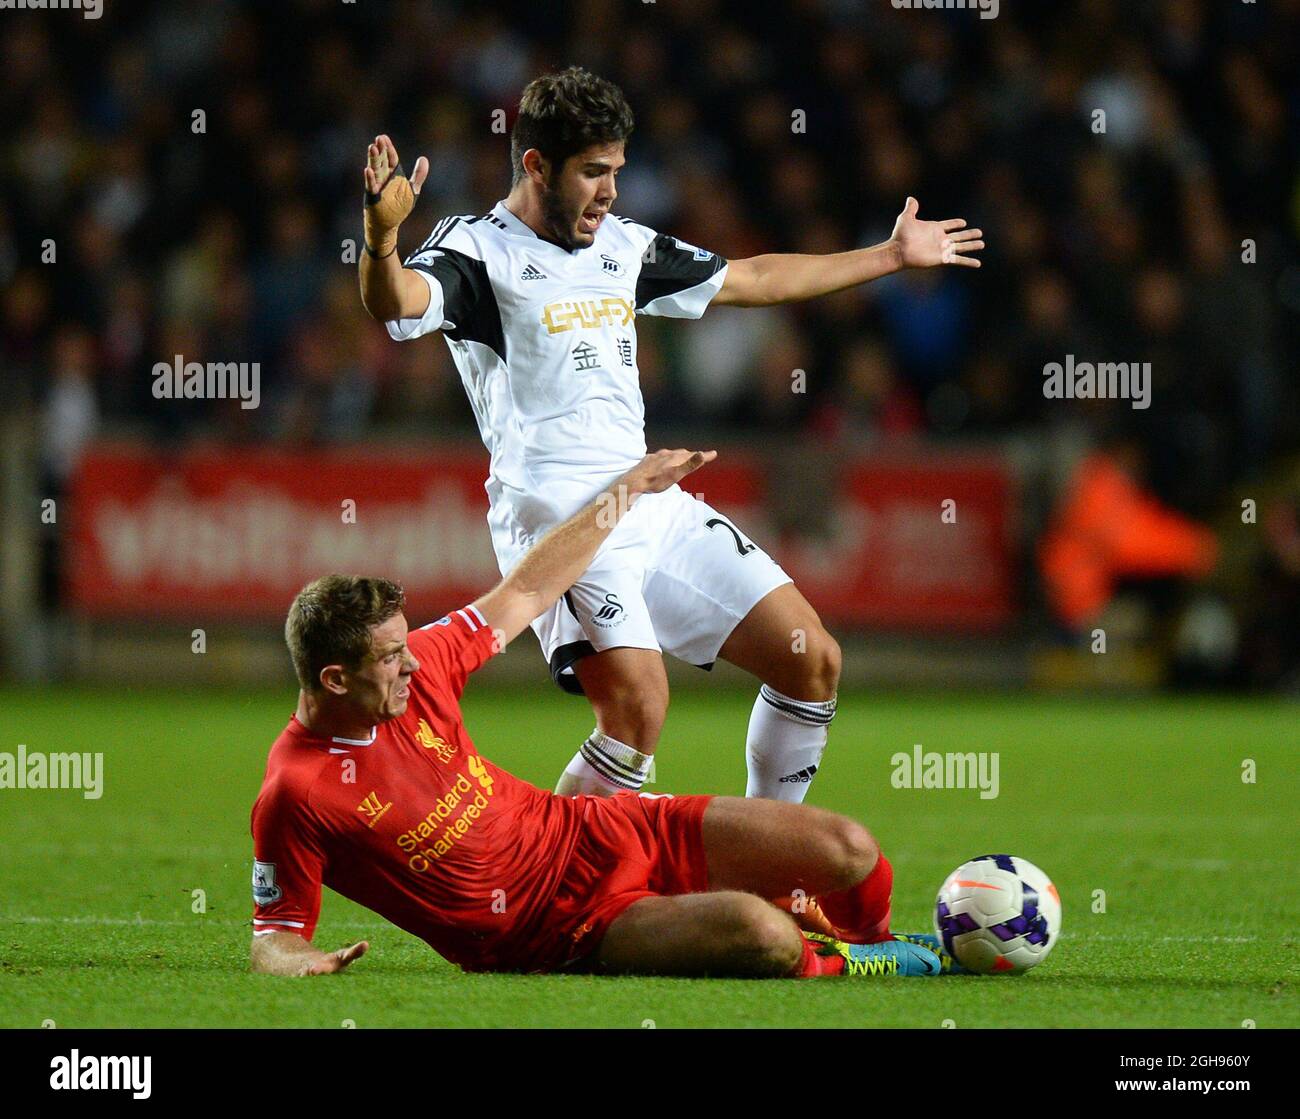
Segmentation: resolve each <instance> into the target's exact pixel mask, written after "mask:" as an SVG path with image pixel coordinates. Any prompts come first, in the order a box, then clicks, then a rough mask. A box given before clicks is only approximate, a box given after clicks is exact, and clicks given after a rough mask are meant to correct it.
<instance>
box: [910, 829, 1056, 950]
mask: <svg viewBox="0 0 1300 1119" xmlns="http://www.w3.org/2000/svg"><path fill="white" fill-rule="evenodd" d="M934 926H935V931H936V932H937V933H938V934H939V939H940V940H941V941H943V946H944V948H945V949H946V950H947V951H948V953H949V955H951V956H952V957H953V958H954V959H956V961H957V962H958V963H959V964H961V965H962V967H964V968H966V969H967V970H968V971H974V972H979V973H980V974H981V975H987V974H989V973H991V972H1003V971H1006V972H1011V973H1013V974H1015V973H1018V972H1022V971H1028V970H1029V969H1030V968H1031V967H1035V966H1036V965H1038V964H1041V963H1042V962H1043V960H1045V959H1046V958H1047V953H1048V952H1050V951H1051V950H1052V946H1053V945H1054V944H1055V943H1056V939H1057V937H1059V936H1060V935H1061V895H1060V894H1058V893H1057V892H1056V887H1055V886H1053V885H1052V880H1051V879H1050V878H1048V877H1047V875H1046V874H1044V873H1043V872H1042V871H1041V870H1039V869H1038V867H1036V866H1034V864H1033V863H1031V862H1029V861H1027V860H1025V859H1019V858H1015V857H1013V856H1011V855H980V857H979V858H977V859H971V861H970V862H968V863H962V865H961V866H959V867H958V868H957V869H956V870H954V871H953V872H952V873H951V874H950V875H948V878H947V880H946V881H945V882H944V884H943V885H942V886H941V887H940V888H939V900H938V902H937V903H936V905H935V910H934Z"/></svg>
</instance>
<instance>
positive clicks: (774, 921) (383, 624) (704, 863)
mask: <svg viewBox="0 0 1300 1119" xmlns="http://www.w3.org/2000/svg"><path fill="white" fill-rule="evenodd" d="M714 457H715V455H714V453H713V452H698V451H697V452H690V451H684V450H679V451H660V452H658V453H657V454H652V455H648V456H647V457H646V458H645V459H644V460H642V462H641V463H639V464H638V465H637V466H635V467H633V468H632V469H631V470H630V471H628V472H627V473H626V474H624V475H623V476H622V477H621V478H620V479H619V480H618V481H617V482H616V483H615V484H614V485H612V486H611V487H610V488H609V489H608V490H606V491H604V492H602V493H600V494H599V495H597V497H596V499H595V500H594V501H593V502H592V503H591V504H590V505H588V506H587V507H586V508H585V509H583V510H581V511H580V512H579V513H577V514H576V515H575V516H574V517H572V518H571V519H570V520H568V521H566V522H564V523H563V524H561V525H559V526H557V527H556V528H555V529H553V530H552V531H551V532H549V533H548V534H547V535H546V536H545V537H544V538H543V539H542V540H541V541H540V542H539V543H537V544H536V545H535V546H534V547H533V548H532V549H531V550H530V551H529V552H528V553H527V554H526V555H525V556H524V558H523V559H522V560H521V561H520V562H519V563H518V564H517V565H516V566H515V567H514V569H513V570H512V571H511V572H510V574H509V575H508V576H507V577H506V578H505V579H504V580H502V582H501V583H500V584H498V585H497V586H496V587H495V588H494V589H493V590H491V591H489V592H488V593H487V594H485V595H484V596H483V597H482V598H480V599H478V600H477V601H476V602H474V603H472V604H470V605H468V606H466V607H464V608H463V609H460V610H456V611H453V612H452V613H451V614H448V615H447V616H446V617H445V618H442V619H440V620H438V621H437V622H434V623H432V624H431V625H427V626H424V627H422V628H420V629H417V630H413V631H409V632H408V629H407V623H406V619H405V617H404V616H403V608H404V605H405V602H404V597H403V594H402V590H401V588H400V587H398V586H397V585H396V584H394V583H391V582H389V581H388V580H385V579H380V578H364V577H358V576H347V575H327V576H325V577H323V578H321V579H317V580H316V581H315V582H313V583H310V584H308V585H307V586H306V587H304V588H303V590H302V591H301V592H300V593H299V594H298V596H297V597H296V598H295V600H294V602H293V606H292V607H291V609H290V611H289V617H288V621H287V623H286V625H285V637H286V640H287V642H288V645H289V650H290V653H291V655H292V657H293V661H294V667H295V669H296V670H297V673H298V678H299V681H300V683H301V685H302V688H301V691H300V693H299V697H298V709H297V711H296V713H295V714H294V716H293V718H292V719H291V720H290V721H289V725H288V726H287V727H286V728H285V729H284V731H283V733H281V735H280V737H279V738H278V739H277V740H276V742H275V744H274V745H273V746H272V747H271V752H270V756H269V758H268V760H267V767H266V776H265V779H264V782H263V785H262V789H261V792H260V794H259V795H258V797H257V801H256V803H255V804H254V806H253V812H252V833H253V848H254V863H253V900H254V914H253V942H252V963H253V968H254V970H256V971H260V972H267V973H272V974H276V975H317V974H322V973H326V972H333V971H338V970H340V969H341V968H343V967H345V966H347V965H348V964H349V963H351V962H352V961H353V960H355V959H356V958H357V957H359V956H360V955H362V954H363V953H364V952H365V951H366V948H367V945H366V942H365V941H361V942H359V943H357V944H353V945H350V946H348V947H345V948H341V949H339V950H338V951H335V952H322V951H319V950H318V949H317V948H315V947H314V946H313V945H312V943H311V939H312V934H313V932H314V931H315V928H316V922H317V918H318V916H319V913H320V898H321V886H322V885H326V886H329V887H330V888H331V889H332V890H334V891H336V892H337V893H340V894H343V895H344V896H345V897H349V898H352V899H353V900H354V901H357V902H359V903H360V904H362V905H364V906H366V907H367V908H369V909H372V910H374V911H375V912H376V913H378V914H379V915H380V916H382V917H385V918H386V919H388V920H389V921H392V922H393V923H394V924H395V925H398V926H399V927H400V928H403V929H405V930H407V931H408V932H411V933H413V934H415V935H416V936H418V937H420V938H421V939H422V940H424V941H426V942H427V943H428V944H429V945H431V946H432V947H433V948H434V949H436V950H437V951H438V952H440V953H441V954H442V955H443V956H445V957H446V958H447V959H449V960H451V961H453V962H454V963H457V964H459V965H460V966H461V967H462V968H464V969H466V970H469V971H487V970H499V971H534V972H536V971H558V970H584V971H598V972H607V973H617V972H625V973H630V972H636V973H646V974H659V975H719V976H721V975H728V976H755V977H761V976H814V975H837V974H849V975H916V976H920V975H936V974H939V973H940V971H941V970H944V969H945V965H944V963H941V959H940V955H941V953H940V952H939V945H938V943H937V940H936V938H934V937H926V936H923V935H917V936H914V937H907V938H895V937H893V936H892V935H891V934H890V931H889V900H890V893H891V890H892V879H893V875H892V871H891V870H890V866H889V863H888V862H887V861H886V859H885V858H884V856H883V855H882V854H881V853H880V848H879V846H878V845H877V843H876V841H875V840H874V839H873V838H872V836H871V835H870V833H869V832H868V831H867V830H866V828H864V827H863V826H862V825H861V824H859V823H857V822H855V821H853V820H851V819H848V818H847V817H844V816H840V815H837V814H835V813H833V812H828V811H825V810H823V809H819V808H814V807H811V806H808V805H801V804H791V803H785V802H779V801H772V800H763V799H753V798H751V799H743V798H740V797H722V796H718V797H711V796H666V795H652V794H646V793H640V794H634V793H625V794H620V795H617V796H614V797H598V796H586V795H583V796H574V797H566V796H557V795H555V794H553V793H550V792H545V791H543V790H542V789H539V788H536V787H535V786H533V785H530V784H528V783H527V782H526V781H522V780H520V779H519V778H517V777H514V776H512V775H511V774H509V773H507V772H506V771H505V770H503V769H500V768H498V767H497V766H495V765H493V764H492V763H491V762H490V761H488V760H487V759H486V758H484V757H483V756H482V755H480V754H479V752H478V750H477V748H476V747H475V745H474V743H473V742H472V741H471V740H470V736H469V734H468V732H467V731H466V729H465V726H464V723H463V722H462V719H461V712H460V705H459V698H460V695H461V693H462V692H463V690H464V688H465V684H466V681H467V679H468V677H469V674H470V673H471V672H473V671H474V670H475V669H477V668H478V667H479V666H480V665H482V664H483V663H484V662H485V661H487V660H488V659H489V658H490V657H491V656H492V655H493V654H494V653H497V652H499V651H500V650H501V649H502V648H504V647H505V645H506V644H507V643H508V642H509V641H510V640H512V639H513V638H514V637H515V636H516V635H517V634H519V633H521V632H522V631H523V630H524V629H526V628H528V625H529V623H530V622H532V621H533V619H534V618H536V617H538V616H539V615H540V614H542V613H543V612H544V611H546V610H548V609H550V607H551V606H552V605H553V604H554V603H555V602H556V601H557V600H558V599H559V598H560V597H561V596H562V595H563V593H564V591H565V590H566V589H567V588H568V587H569V586H570V585H571V584H572V582H573V581H574V580H575V579H576V578H578V577H579V576H580V575H581V574H582V572H583V571H584V570H586V568H587V566H588V564H589V563H590V562H591V558H592V556H593V555H594V554H595V552H596V549H597V548H598V547H599V546H600V543H601V542H602V541H603V540H604V539H605V537H606V536H608V534H609V532H610V530H611V529H613V527H614V525H615V524H616V523H617V522H618V519H619V518H620V517H621V516H622V514H623V513H624V512H626V510H627V509H628V507H629V506H630V505H631V504H632V503H633V502H634V501H636V499H637V498H638V496H640V495H641V494H649V493H662V492H664V491H666V490H668V489H669V488H671V487H674V486H675V485H676V483H677V481H678V480H679V479H681V478H683V477H685V476H686V475H687V474H688V473H690V472H691V471H693V470H695V469H697V468H698V467H700V466H702V465H703V464H704V463H706V462H709V461H711V460H712V459H713V458H714ZM814 895H815V896H816V898H817V901H818V902H819V903H820V907H821V912H822V913H823V914H824V915H825V918H826V919H827V920H828V921H829V922H830V923H831V924H832V925H833V926H834V928H835V934H836V935H835V936H826V935H824V934H823V935H817V934H805V933H804V932H803V931H802V930H801V929H800V927H799V925H797V924H796V922H795V920H794V919H793V918H792V917H791V915H790V914H789V913H787V912H783V911H782V909H780V908H778V907H777V906H776V905H774V904H773V903H772V902H771V901H769V900H767V899H769V898H790V897H796V898H805V897H807V898H812V897H813V896H814Z"/></svg>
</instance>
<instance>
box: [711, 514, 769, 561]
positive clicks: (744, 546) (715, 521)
mask: <svg viewBox="0 0 1300 1119" xmlns="http://www.w3.org/2000/svg"><path fill="white" fill-rule="evenodd" d="M718 525H721V526H722V527H723V528H725V529H726V530H727V531H728V532H729V533H731V535H732V537H733V538H734V539H735V541H736V551H737V552H739V553H740V554H741V555H742V556H747V555H749V553H750V552H752V551H753V550H754V549H755V548H757V547H758V545H757V544H750V543H749V542H748V541H746V540H745V539H744V538H743V537H742V536H741V535H740V533H739V532H738V531H737V530H736V526H735V525H733V524H732V523H731V522H730V521H728V520H724V519H723V518H722V517H710V518H709V519H708V520H707V521H705V522H704V527H705V528H714V527H716V526H718Z"/></svg>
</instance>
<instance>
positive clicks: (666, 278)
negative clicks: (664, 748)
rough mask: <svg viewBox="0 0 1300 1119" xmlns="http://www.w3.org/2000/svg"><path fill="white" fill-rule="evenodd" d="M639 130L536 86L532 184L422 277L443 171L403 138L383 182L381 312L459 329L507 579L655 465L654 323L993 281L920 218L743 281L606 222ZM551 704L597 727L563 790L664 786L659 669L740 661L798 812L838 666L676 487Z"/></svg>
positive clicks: (800, 617) (519, 125)
mask: <svg viewBox="0 0 1300 1119" xmlns="http://www.w3.org/2000/svg"><path fill="white" fill-rule="evenodd" d="M631 131H632V113H631V110H630V109H629V108H628V105H627V102H626V101H625V100H624V98H623V95H622V93H621V91H620V90H619V89H618V87H617V86H615V85H613V84H612V83H610V82H608V81H605V80H604V79H602V78H599V77H597V76H595V75H593V74H590V73H589V72H587V71H585V70H582V69H581V68H578V67H570V68H569V69H567V70H564V71H562V72H559V73H556V74H549V75H546V76H544V77H540V78H538V79H536V80H535V81H533V82H531V83H529V85H528V86H527V88H526V89H525V90H524V92H523V96H522V98H521V101H520V108H519V116H518V119H517V122H516V123H515V126H514V129H513V132H512V135H511V158H512V163H513V184H512V187H511V190H510V193H509V195H508V196H507V197H505V198H504V199H502V200H501V201H499V202H498V203H497V204H496V205H495V206H493V207H492V209H491V210H490V211H489V212H488V213H486V214H483V215H481V216H478V217H474V216H454V217H446V218H443V219H442V220H441V221H439V222H438V223H437V224H436V225H435V226H434V227H433V231H432V232H431V233H430V235H429V237H428V239H427V240H426V241H425V242H424V244H423V245H422V246H421V248H420V249H419V251H418V252H416V253H414V254H413V255H412V256H411V257H410V258H409V259H408V260H407V261H406V263H405V265H404V266H403V264H402V263H401V262H400V261H399V259H398V257H397V255H396V248H397V230H398V226H399V225H400V224H401V222H402V221H403V220H404V219H405V218H406V217H407V215H408V214H409V213H410V212H411V210H412V208H413V207H414V204H415V198H416V196H417V195H418V194H419V192H420V188H421V187H422V185H423V183H424V179H425V177H426V176H427V174H428V171H429V165H428V161H427V160H426V159H425V158H424V157H423V156H421V157H420V158H419V159H418V160H417V161H416V163H415V164H414V166H413V168H412V171H411V174H410V176H409V177H408V176H407V175H406V173H405V172H404V170H403V169H402V167H401V165H400V164H399V162H398V156H397V152H396V150H395V149H394V146H393V143H392V141H391V140H390V139H389V138H388V137H387V136H377V137H376V138H375V141H374V143H372V144H371V145H370V147H369V151H368V159H367V166H366V168H365V170H364V179H365V189H366V205H365V208H364V216H365V231H366V233H365V236H366V245H365V252H364V253H363V254H362V257H361V262H360V280H361V296H362V302H363V303H364V304H365V307H366V309H367V311H369V313H370V314H371V315H372V316H373V317H374V318H376V319H378V320H380V321H381V322H384V323H386V324H387V327H388V332H389V334H390V335H391V336H392V337H393V338H394V339H396V340H398V341H405V340H407V339H410V338H418V337H419V336H421V335H423V334H427V333H429V332H431V331H441V332H442V335H443V337H444V339H445V340H446V342H447V345H448V346H449V347H450V348H451V353H452V357H453V359H454V361H455V364H456V368H457V369H458V370H459V372H460V376H461V380H462V381H463V382H464V385H465V390H466V392H467V393H468V394H469V399H470V403H471V404H472V406H473V409H474V415H475V418H476V419H477V421H478V427H479V431H480V433H481V434H482V437H483V442H484V443H485V444H486V445H487V448H488V451H489V452H490V454H491V467H490V470H489V474H488V480H487V484H486V488H487V493H488V497H489V502H490V512H489V514H488V523H489V525H490V527H491V531H492V544H493V547H494V548H495V551H496V555H497V559H498V562H499V564H500V567H501V571H502V573H503V574H505V573H507V572H508V571H509V570H510V569H511V568H512V567H513V566H514V565H515V564H516V563H517V562H518V561H519V560H520V559H521V558H522V557H523V555H524V554H525V553H526V552H527V551H528V550H529V549H530V548H531V547H533V545H534V544H536V542H537V540H538V539H539V538H540V537H541V536H542V534H543V533H544V532H546V530H547V529H549V528H551V527H553V526H555V525H557V524H559V523H561V522H562V521H564V520H565V519H566V518H568V517H570V516H572V515H573V513H574V512H576V511H577V510H578V509H580V508H581V507H582V506H583V505H584V504H586V503H587V502H589V501H590V500H591V499H592V495H593V494H596V493H598V492H600V491H601V490H602V489H604V488H605V487H606V486H608V485H609V484H610V483H611V482H612V481H613V480H614V479H616V478H617V477H618V476H619V475H621V474H622V473H624V472H625V471H626V470H628V469H629V468H630V467H631V466H632V465H633V464H635V463H637V462H639V461H640V460H641V458H642V457H644V455H645V453H646V444H645V435H644V406H643V403H642V398H641V391H640V386H639V378H638V373H637V365H636V330H635V317H636V316H637V315H667V316H671V317H673V318H686V319H694V318H699V317H700V316H701V315H702V314H703V313H704V310H705V308H706V307H708V306H710V305H711V304H712V305H715V306H716V305H725V304H731V305H733V306H740V307H758V306H766V305H770V304H775V303H790V302H795V301H798V300H803V299H812V298H814V297H816V296H819V295H825V294H828V293H830V292H835V291H839V290H841V289H843V288H847V287H850V286H853V285H855V284H860V283H865V282H866V281H869V280H874V279H876V278H878V277H880V276H884V275H888V274H889V273H892V272H896V271H898V270H900V269H902V268H920V267H930V266H934V265H940V264H954V265H964V266H966V267H972V268H976V267H979V261H978V259H977V258H976V257H974V256H973V255H971V254H972V253H974V252H977V251H978V250H980V249H982V248H983V247H984V242H983V241H982V240H981V239H980V238H981V237H982V234H981V232H980V231H979V230H978V229H969V230H968V229H965V228H964V227H965V224H966V223H965V221H963V220H961V219H951V220H948V221H941V222H931V221H920V220H918V218H917V216H916V215H917V208H918V207H917V202H916V200H915V199H913V198H908V199H907V202H906V205H905V206H904V209H903V212H902V213H901V214H900V215H899V217H898V221H897V223H896V225H895V227H894V231H893V235H892V236H891V237H890V239H889V240H888V241H886V242H884V243H883V244H880V245H876V246H873V247H871V248H865V249H857V250H854V251H851V252H843V253H834V254H829V255H823V256H808V255H801V254H768V255H763V256H756V257H751V258H748V259H744V260H731V261H727V260H724V259H723V258H721V257H719V256H718V255H716V254H715V253H713V252H710V251H708V250H707V249H704V248H698V247H696V246H695V245H690V244H687V243H685V242H682V241H679V240H678V239H676V238H674V237H671V236H667V235H665V234H662V233H657V232H656V231H655V230H653V229H650V228H648V227H646V226H644V225H640V224H638V223H637V222H635V221H633V220H631V219H629V218H624V217H620V216H617V215H615V214H613V213H612V212H611V207H612V206H613V204H614V201H615V198H616V197H617V193H618V192H617V189H616V184H615V179H616V176H617V175H618V172H619V169H620V168H621V167H622V166H623V164H624V162H625V159H624V145H625V142H626V140H627V138H628V136H629V135H630V133H631ZM533 628H534V630H535V632H536V633H537V637H538V639H539V641H540V642H541V646H542V650H543V652H544V654H545V656H546V658H547V661H548V663H549V665H550V669H551V674H552V676H553V677H554V679H555V681H556V683H558V684H559V685H560V686H561V687H564V688H565V689H566V690H569V691H573V692H580V693H584V694H585V695H586V696H587V698H588V700H589V701H590V703H591V705H592V707H593V709H594V710H595V715H596V729H595V730H594V731H593V732H592V734H591V736H590V737H589V738H588V739H587V740H586V741H585V742H584V743H583V744H582V746H581V747H580V748H579V750H578V752H577V753H576V754H575V755H574V757H573V759H572V761H570V763H569V765H568V767H567V768H566V769H565V771H564V773H563V774H562V775H561V777H560V780H559V783H558V785H557V786H556V792H558V793H562V794H570V795H572V794H577V793H597V794H612V793H616V792H620V791H623V790H629V789H630V790H638V789H640V788H641V786H642V784H643V783H644V782H645V780H646V777H647V774H648V772H649V768H650V761H651V756H652V755H653V753H654V751H655V747H656V746H657V745H658V741H659V735H660V731H661V730H662V727H663V722H664V717H665V715H666V713H667V708H668V680H667V676H666V674H665V671H664V665H663V657H662V653H663V652H668V653H671V654H672V655H673V656H675V657H678V658H680V659H682V660H685V661H688V662H690V663H691V664H695V665H699V666H701V667H705V668H707V667H710V666H711V665H712V664H713V662H714V661H715V660H716V659H718V658H719V657H721V658H722V659H724V660H727V661H730V662H731V663H733V664H736V665H739V666H740V667H741V668H744V669H746V670H747V671H749V672H750V673H752V674H753V675H754V676H756V677H757V678H758V679H759V680H760V681H761V684H762V686H761V688H760V691H759V695H758V699H757V700H756V702H755V704H754V710H753V714H752V715H751V717H750V721H749V731H748V737H747V740H746V760H747V765H748V782H747V787H746V795H747V796H761V797H770V798H774V799H779V800H787V801H801V800H802V799H803V797H804V795H805V793H806V792H807V790H808V785H809V782H810V781H811V780H812V776H813V774H814V773H815V772H816V771H817V767H818V766H819V765H820V764H821V759H822V753H823V751H824V750H825V747H826V738H827V727H828V725H829V724H830V721H831V718H832V717H833V716H834V714H835V694H836V688H837V686H838V683H839V673H840V650H839V646H838V645H837V644H836V642H835V640H834V638H832V637H831V635H830V634H829V633H827V631H826V629H825V628H824V627H823V626H822V624H821V621H820V619H819V618H818V616H817V613H816V611H814V610H813V608H812V607H811V606H810V605H809V604H808V602H807V601H806V600H805V599H804V597H803V595H802V594H800V593H799V591H798V590H797V589H796V588H795V586H794V584H793V583H792V582H791V580H790V577H789V576H788V575H786V573H785V572H784V571H782V570H781V568H780V566H779V565H778V564H777V563H776V562H775V561H773V560H772V559H771V558H770V557H769V556H768V555H767V553H766V552H764V551H763V549H762V548H761V547H759V546H758V545H757V544H755V543H754V542H753V541H752V540H750V539H749V538H748V537H747V536H746V535H745V533H744V531H743V530H742V529H741V528H740V527H738V526H737V525H735V524H733V523H732V522H731V520H730V519H729V518H727V516H726V515H725V514H723V513H720V512H719V511H718V510H716V509H713V508H712V507H710V506H709V505H708V504H707V503H705V502H704V501H701V500H699V499H697V498H695V497H693V496H691V495H690V494H688V493H686V492H684V491H683V490H682V489H680V488H679V487H677V486H673V487H672V488H671V489H670V490H668V491H666V492H664V493H660V494H651V495H647V496H644V497H642V498H640V499H639V500H638V501H637V503H636V504H635V506H633V507H632V509H631V510H630V511H629V512H628V515H627V516H625V517H624V518H623V520H622V521H621V522H620V523H619V525H618V527H617V528H616V529H615V531H614V532H613V533H611V534H610V536H609V538H608V540H607V541H606V542H605V544H604V546H603V547H602V548H601V549H600V551H599V552H597V554H596V557H595V559H594V560H593V561H592V564H591V566H590V567H589V568H588V569H587V571H586V573H585V574H584V575H583V577H582V578H581V579H580V580H579V581H578V582H577V583H575V584H574V585H573V587H572V588H571V590H570V591H569V592H568V594H567V595H565V597H564V599H563V601H561V602H560V603H558V604H557V605H556V606H555V607H554V608H553V609H552V610H551V611H549V612H548V613H546V614H544V615H542V616H541V617H540V618H539V619H538V620H537V621H536V622H535V623H534V625H533Z"/></svg>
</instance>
